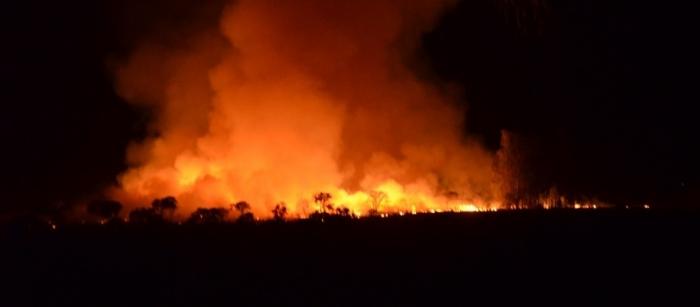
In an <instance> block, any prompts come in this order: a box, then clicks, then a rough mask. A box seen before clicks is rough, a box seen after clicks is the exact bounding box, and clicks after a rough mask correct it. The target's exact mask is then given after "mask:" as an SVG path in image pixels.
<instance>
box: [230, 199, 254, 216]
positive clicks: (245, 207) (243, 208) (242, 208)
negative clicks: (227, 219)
mask: <svg viewBox="0 0 700 307" xmlns="http://www.w3.org/2000/svg"><path fill="white" fill-rule="evenodd" d="M233 208H234V209H236V211H238V213H239V214H240V215H243V214H245V213H247V212H249V211H250V204H248V203H247V202H245V201H239V202H237V203H235V204H234V205H233Z"/></svg>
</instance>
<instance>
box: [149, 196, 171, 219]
mask: <svg viewBox="0 0 700 307" xmlns="http://www.w3.org/2000/svg"><path fill="white" fill-rule="evenodd" d="M151 207H152V208H153V210H154V211H155V213H156V214H158V215H160V216H162V217H164V218H165V217H169V218H171V217H172V216H173V213H174V212H175V210H176V209H177V199H175V197H173V196H166V197H163V198H156V199H154V200H153V202H152V203H151Z"/></svg>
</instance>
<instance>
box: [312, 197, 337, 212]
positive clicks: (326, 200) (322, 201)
mask: <svg viewBox="0 0 700 307" xmlns="http://www.w3.org/2000/svg"><path fill="white" fill-rule="evenodd" d="M331 198H333V196H332V195H331V193H326V192H319V193H316V194H314V202H316V203H317V204H318V205H319V206H320V207H321V210H320V211H321V213H323V214H328V212H329V211H331V212H332V211H333V204H331Z"/></svg>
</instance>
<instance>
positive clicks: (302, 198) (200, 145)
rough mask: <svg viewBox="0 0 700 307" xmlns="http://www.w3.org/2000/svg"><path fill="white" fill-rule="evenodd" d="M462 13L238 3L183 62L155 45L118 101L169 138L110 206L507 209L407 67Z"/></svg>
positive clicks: (370, 0)
mask: <svg viewBox="0 0 700 307" xmlns="http://www.w3.org/2000/svg"><path fill="white" fill-rule="evenodd" d="M451 2H453V1H449V0H445V1H434V0H415V1H390V0H379V1H377V0H358V1H342V2H332V3H331V2H329V1H325V0H302V1H299V0H294V1H293V0H284V1H265V0H256V1H253V0H241V1H236V2H234V3H232V4H231V5H230V6H229V7H228V8H227V9H225V11H224V12H223V13H222V16H223V17H222V18H221V20H220V22H219V24H218V25H216V26H212V27H208V28H207V27H204V28H206V29H207V30H204V31H202V32H199V33H195V34H193V35H192V37H187V38H185V39H183V40H182V41H183V44H184V45H183V46H172V45H169V46H168V47H167V48H166V47H163V46H160V45H158V43H157V41H156V40H154V39H152V38H151V39H150V40H149V41H148V43H147V44H144V46H143V47H141V48H138V49H137V50H135V51H134V52H133V54H132V55H131V57H130V58H129V59H128V61H126V63H124V65H122V66H121V67H120V68H119V69H118V71H117V80H118V84H117V87H118V89H119V91H120V93H121V94H122V95H123V96H124V97H125V98H126V99H127V100H129V101H131V102H133V103H137V104H138V103H141V104H144V103H145V104H148V105H149V106H150V107H152V108H153V109H154V110H156V111H157V112H158V117H157V119H156V121H155V122H154V123H153V129H154V132H155V133H154V135H156V136H155V137H153V138H149V139H147V140H145V141H143V142H140V143H134V144H133V145H132V146H131V148H130V149H129V151H128V159H129V162H130V163H131V164H132V165H133V166H132V167H131V168H130V169H129V170H128V171H126V172H125V173H124V174H122V175H121V176H120V178H119V182H120V184H119V186H117V187H115V188H114V190H113V191H112V196H114V197H115V198H117V199H118V200H120V201H121V202H123V203H125V204H126V205H128V206H132V207H134V206H138V205H140V204H147V203H148V202H149V201H150V200H151V199H154V198H158V197H163V196H165V195H172V196H175V197H176V198H177V199H178V201H179V203H180V204H181V207H182V210H183V211H185V214H187V212H193V211H194V210H195V209H196V208H197V207H200V206H221V207H226V206H228V205H229V204H233V203H235V202H238V201H241V200H244V201H247V202H248V203H250V204H251V207H252V208H251V209H252V211H253V213H255V215H256V216H261V217H269V216H271V215H272V213H271V212H272V209H273V208H275V206H276V205H277V204H279V203H285V204H286V208H287V209H288V210H289V215H290V216H298V217H304V216H308V215H310V214H312V213H313V212H316V211H319V210H321V211H322V210H326V209H325V208H324V207H323V206H328V205H332V206H333V207H336V208H347V209H348V210H349V212H352V213H353V214H354V215H358V216H364V215H370V214H373V213H381V214H405V213H409V212H410V213H412V214H416V213H418V212H446V211H461V212H474V211H481V210H490V209H495V208H498V207H500V206H501V196H500V194H501V193H500V190H499V183H498V177H497V176H496V174H495V172H494V171H493V169H492V165H493V154H492V153H490V152H488V151H486V150H485V149H483V148H482V147H481V146H480V145H479V144H477V143H476V142H474V141H472V140H469V139H468V138H466V137H465V136H464V135H463V133H462V126H463V125H462V118H463V110H462V109H460V108H459V107H457V106H456V104H454V103H453V100H454V99H453V98H452V97H451V96H449V95H447V94H445V93H444V92H442V91H441V90H439V89H438V88H437V87H436V86H434V85H433V84H429V83H426V82H424V81H422V79H421V78H420V77H418V76H417V75H416V74H415V73H414V72H413V71H412V70H411V69H409V68H408V66H407V65H406V64H407V62H408V61H407V55H410V54H412V52H413V50H412V49H413V47H414V46H416V45H417V42H418V39H419V38H420V35H421V33H423V32H424V31H426V30H428V29H430V27H431V26H432V24H433V23H434V22H435V21H436V19H437V18H438V17H439V15H440V13H441V12H442V11H443V10H444V9H445V8H446V7H448V6H449V5H450V3H451ZM178 33H179V32H178ZM399 47H401V48H399ZM320 192H323V193H329V194H330V195H332V199H331V200H330V202H331V203H330V204H326V203H323V202H318V201H315V200H314V199H313V195H315V194H316V193H320Z"/></svg>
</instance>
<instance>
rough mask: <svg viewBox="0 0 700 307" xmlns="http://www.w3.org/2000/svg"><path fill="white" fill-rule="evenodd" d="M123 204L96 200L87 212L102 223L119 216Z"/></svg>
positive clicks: (88, 207)
mask: <svg viewBox="0 0 700 307" xmlns="http://www.w3.org/2000/svg"><path fill="white" fill-rule="evenodd" d="M121 210H122V204H120V203H119V202H117V201H114V200H95V201H92V202H90V203H89V204H88V206H87V212H88V213H89V214H90V215H93V216H95V217H97V218H98V219H99V220H100V222H101V223H104V222H107V221H109V220H112V219H114V218H116V217H118V216H119V212H120V211H121Z"/></svg>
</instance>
